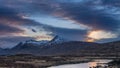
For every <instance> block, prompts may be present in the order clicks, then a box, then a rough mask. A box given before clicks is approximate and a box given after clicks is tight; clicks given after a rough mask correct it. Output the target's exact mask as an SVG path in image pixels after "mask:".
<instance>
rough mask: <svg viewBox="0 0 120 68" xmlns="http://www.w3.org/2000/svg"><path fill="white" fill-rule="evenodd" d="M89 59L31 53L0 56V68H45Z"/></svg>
mask: <svg viewBox="0 0 120 68" xmlns="http://www.w3.org/2000/svg"><path fill="white" fill-rule="evenodd" d="M88 61H90V60H89V59H83V58H81V57H72V56H69V57H68V56H56V57H55V56H47V57H46V56H42V57H40V56H33V55H13V56H0V68H46V67H49V66H56V65H61V64H70V63H83V62H88Z"/></svg>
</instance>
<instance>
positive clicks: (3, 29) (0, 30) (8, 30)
mask: <svg viewBox="0 0 120 68" xmlns="http://www.w3.org/2000/svg"><path fill="white" fill-rule="evenodd" d="M21 32H24V30H22V29H20V28H17V27H10V26H8V25H4V24H0V35H5V34H12V33H21Z"/></svg>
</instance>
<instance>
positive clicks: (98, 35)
mask: <svg viewBox="0 0 120 68" xmlns="http://www.w3.org/2000/svg"><path fill="white" fill-rule="evenodd" d="M117 36H118V35H117V34H114V33H111V32H108V31H104V30H95V31H90V32H89V33H88V35H87V37H88V38H87V40H86V41H88V42H94V41H95V40H101V39H109V38H117Z"/></svg>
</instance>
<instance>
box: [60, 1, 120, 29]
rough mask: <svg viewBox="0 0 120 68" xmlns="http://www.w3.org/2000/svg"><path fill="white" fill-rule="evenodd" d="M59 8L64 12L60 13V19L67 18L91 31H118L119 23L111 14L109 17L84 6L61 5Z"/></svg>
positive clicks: (102, 12)
mask: <svg viewBox="0 0 120 68" xmlns="http://www.w3.org/2000/svg"><path fill="white" fill-rule="evenodd" d="M71 5H72V6H71ZM61 8H62V9H63V11H64V14H62V13H60V15H62V17H65V18H66V17H67V18H69V19H71V20H74V21H77V23H81V24H84V25H87V26H89V27H92V28H93V30H94V29H98V30H99V29H101V30H110V31H112V30H118V28H119V25H120V24H119V22H120V21H119V20H117V19H115V18H114V17H113V15H112V14H111V15H110V14H108V13H106V12H104V11H99V10H94V9H92V8H91V7H89V6H88V5H85V4H84V5H83V4H82V5H81V4H79V3H78V4H64V5H61ZM108 11H109V10H108ZM58 16H59V14H58Z"/></svg>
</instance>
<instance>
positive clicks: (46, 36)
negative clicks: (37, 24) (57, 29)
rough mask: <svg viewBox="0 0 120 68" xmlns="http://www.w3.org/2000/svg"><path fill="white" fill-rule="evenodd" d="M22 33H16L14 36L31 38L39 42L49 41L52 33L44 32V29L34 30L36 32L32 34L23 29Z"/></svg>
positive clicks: (29, 30)
mask: <svg viewBox="0 0 120 68" xmlns="http://www.w3.org/2000/svg"><path fill="white" fill-rule="evenodd" d="M24 30H25V31H24V32H23V33H17V34H14V36H23V37H33V38H34V39H35V40H37V41H39V40H51V39H52V36H50V34H52V32H49V31H45V30H44V29H42V28H41V29H37V28H35V30H36V32H33V31H32V30H31V29H30V28H29V29H28V28H24Z"/></svg>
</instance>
